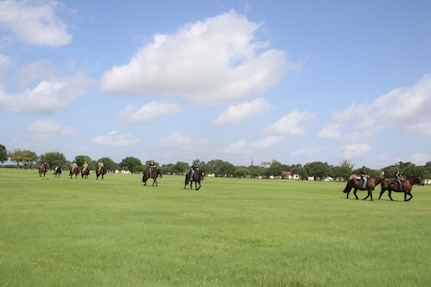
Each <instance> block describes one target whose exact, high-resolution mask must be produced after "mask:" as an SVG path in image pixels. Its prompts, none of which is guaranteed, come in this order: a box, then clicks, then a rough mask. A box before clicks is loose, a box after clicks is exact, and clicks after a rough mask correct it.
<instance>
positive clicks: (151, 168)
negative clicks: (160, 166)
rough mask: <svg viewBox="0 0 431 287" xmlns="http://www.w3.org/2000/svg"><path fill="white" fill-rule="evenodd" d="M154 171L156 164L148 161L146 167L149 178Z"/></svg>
mask: <svg viewBox="0 0 431 287" xmlns="http://www.w3.org/2000/svg"><path fill="white" fill-rule="evenodd" d="M155 169H156V163H155V162H154V160H153V159H152V160H150V163H149V165H148V172H149V173H150V176H151V172H152V171H153V170H155Z"/></svg>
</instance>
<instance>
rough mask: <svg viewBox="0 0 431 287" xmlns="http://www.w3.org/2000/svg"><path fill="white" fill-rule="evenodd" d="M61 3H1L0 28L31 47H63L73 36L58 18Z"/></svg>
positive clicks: (7, 1) (7, 0)
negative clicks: (5, 29) (56, 13)
mask: <svg viewBox="0 0 431 287" xmlns="http://www.w3.org/2000/svg"><path fill="white" fill-rule="evenodd" d="M59 5H60V3H59V2H55V1H49V2H45V3H42V4H37V5H36V4H34V3H32V2H31V1H9V0H6V1H0V27H2V26H3V27H6V28H7V29H8V30H9V31H10V32H11V33H12V34H13V37H14V38H16V39H17V40H19V41H22V42H25V43H28V44H31V45H38V46H39V45H46V46H52V47H57V46H62V45H65V44H68V43H70V41H71V40H72V36H71V35H69V34H68V33H67V31H66V25H65V24H64V23H63V22H62V21H61V20H60V19H58V18H57V16H56V15H55V9H56V8H58V7H59Z"/></svg>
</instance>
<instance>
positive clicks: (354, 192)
mask: <svg viewBox="0 0 431 287" xmlns="http://www.w3.org/2000/svg"><path fill="white" fill-rule="evenodd" d="M357 191H358V189H357V188H356V187H355V190H354V191H353V195H354V196H355V197H356V199H359V198H358V196H357V195H356V192H357Z"/></svg>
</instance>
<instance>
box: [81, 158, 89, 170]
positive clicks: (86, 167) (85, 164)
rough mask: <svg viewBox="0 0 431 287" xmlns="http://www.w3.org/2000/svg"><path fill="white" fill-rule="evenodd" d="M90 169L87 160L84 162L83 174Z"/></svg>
mask: <svg viewBox="0 0 431 287" xmlns="http://www.w3.org/2000/svg"><path fill="white" fill-rule="evenodd" d="M87 169H88V163H87V161H86V160H84V163H83V164H82V172H83V173H85V172H86V171H87Z"/></svg>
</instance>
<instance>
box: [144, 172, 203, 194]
mask: <svg viewBox="0 0 431 287" xmlns="http://www.w3.org/2000/svg"><path fill="white" fill-rule="evenodd" d="M191 173H192V171H191V170H188V171H187V172H186V174H185V180H184V189H185V188H186V186H187V184H190V189H192V188H193V182H194V183H195V190H199V189H200V188H201V181H202V180H203V179H204V175H205V173H204V172H203V171H201V170H197V171H195V172H194V174H193V177H192V176H191ZM159 176H160V177H161V178H162V177H163V170H161V169H160V168H155V169H152V170H151V171H150V170H149V169H147V170H145V171H144V174H143V176H142V182H143V183H144V185H147V180H149V179H150V178H151V179H152V180H153V186H154V185H156V186H157V177H159Z"/></svg>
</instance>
